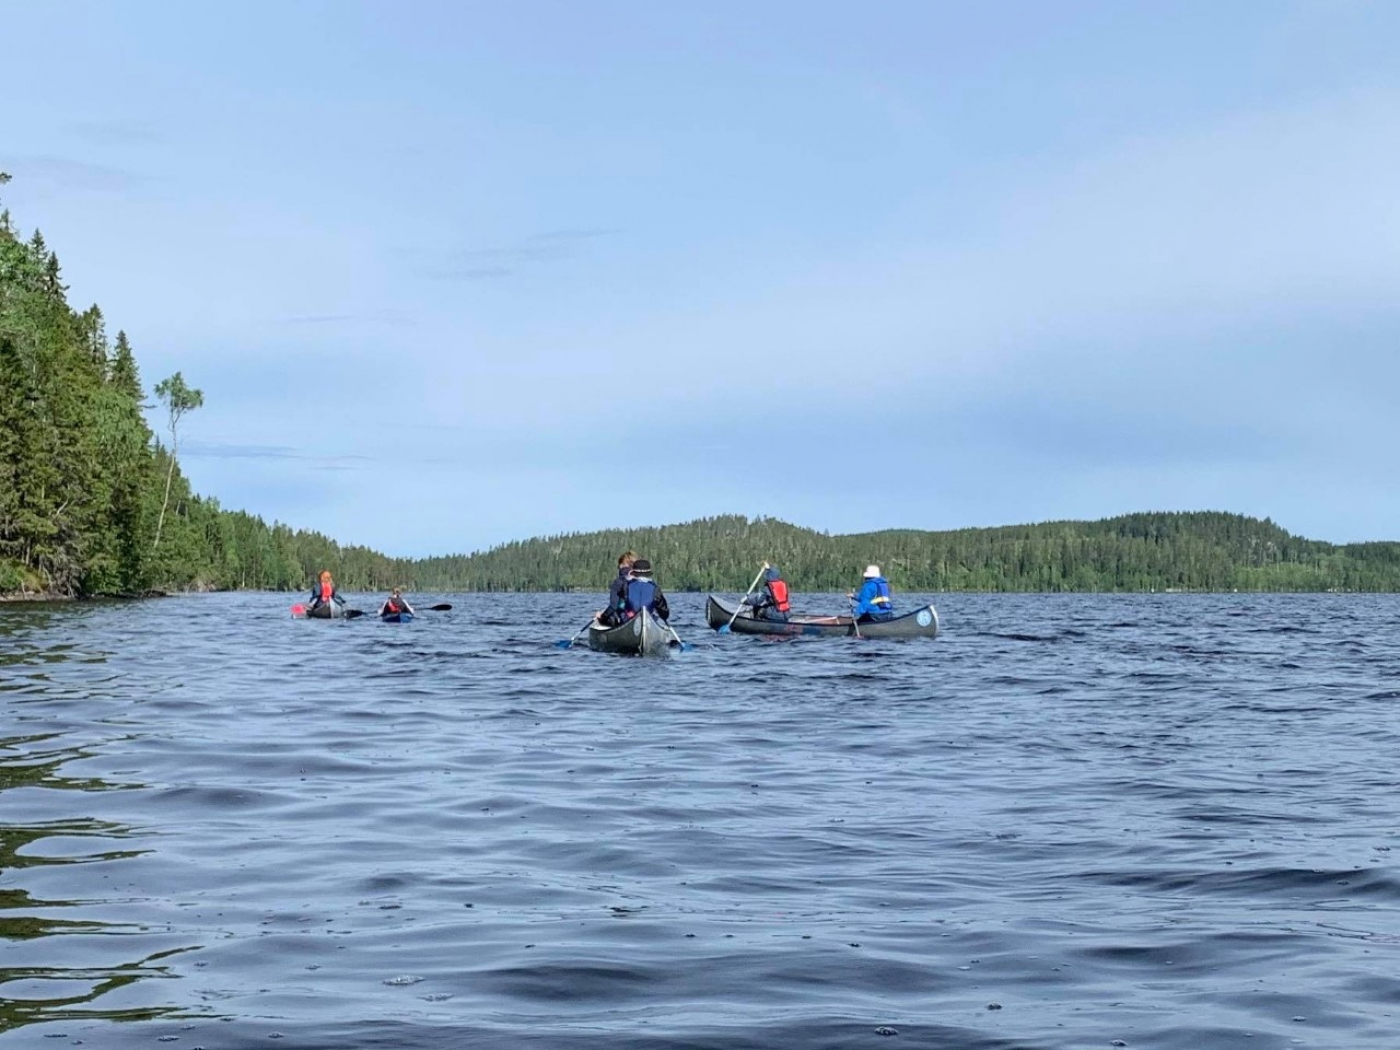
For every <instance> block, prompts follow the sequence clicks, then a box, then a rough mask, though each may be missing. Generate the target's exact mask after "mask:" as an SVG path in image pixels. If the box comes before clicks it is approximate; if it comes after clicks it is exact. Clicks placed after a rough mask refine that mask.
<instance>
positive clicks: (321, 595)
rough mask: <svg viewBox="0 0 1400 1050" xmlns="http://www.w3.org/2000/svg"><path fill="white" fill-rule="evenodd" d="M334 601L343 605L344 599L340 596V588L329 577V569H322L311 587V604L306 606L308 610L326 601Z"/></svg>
mask: <svg viewBox="0 0 1400 1050" xmlns="http://www.w3.org/2000/svg"><path fill="white" fill-rule="evenodd" d="M332 601H333V602H335V603H336V604H337V605H344V604H345V599H344V598H342V597H341V596H340V590H339V588H337V587H336V585H335V580H333V579H332V578H331V572H330V570H329V569H322V570H321V576H320V578H319V579H318V580H317V581H316V584H315V586H313V587H312V588H311V604H310V605H309V606H307V609H308V611H309V610H311V609H316V608H319V607H320V606H322V605H325V604H326V603H327V602H332Z"/></svg>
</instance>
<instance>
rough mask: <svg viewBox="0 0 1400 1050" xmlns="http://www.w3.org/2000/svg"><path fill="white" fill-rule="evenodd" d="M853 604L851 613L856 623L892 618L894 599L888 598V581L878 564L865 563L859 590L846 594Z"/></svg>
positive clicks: (877, 621)
mask: <svg viewBox="0 0 1400 1050" xmlns="http://www.w3.org/2000/svg"><path fill="white" fill-rule="evenodd" d="M846 597H847V598H850V599H851V600H852V601H853V602H854V603H855V604H854V606H853V607H852V609H851V615H852V616H854V617H855V618H856V622H857V623H879V622H880V621H882V620H892V619H894V601H893V600H892V599H891V598H890V583H889V581H888V580H886V579H885V577H884V576H883V575H881V573H880V566H878V565H867V566H866V567H865V573H864V579H863V582H862V583H861V585H860V590H859V591H856V592H853V593H850V594H847V595H846Z"/></svg>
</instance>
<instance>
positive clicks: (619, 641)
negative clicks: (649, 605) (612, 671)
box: [588, 609, 681, 656]
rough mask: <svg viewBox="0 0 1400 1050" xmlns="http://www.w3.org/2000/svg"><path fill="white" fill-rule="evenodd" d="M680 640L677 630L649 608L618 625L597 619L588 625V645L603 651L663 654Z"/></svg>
mask: <svg viewBox="0 0 1400 1050" xmlns="http://www.w3.org/2000/svg"><path fill="white" fill-rule="evenodd" d="M680 644H681V643H680V642H679V640H677V638H676V636H675V634H674V632H672V631H671V629H670V628H669V627H667V626H666V625H665V624H664V623H662V622H661V620H660V619H658V618H657V616H656V614H655V613H653V612H651V610H649V609H643V610H642V611H641V612H639V613H638V614H637V615H636V616H634V617H632V619H630V620H628V621H627V622H626V623H621V624H618V625H617V626H616V627H604V626H602V625H601V624H598V623H593V624H590V625H589V628H588V647H589V648H590V649H596V650H598V651H599V652H602V653H622V654H625V655H628V656H660V655H662V654H664V653H668V652H670V651H671V650H672V649H673V648H677V649H678V648H680Z"/></svg>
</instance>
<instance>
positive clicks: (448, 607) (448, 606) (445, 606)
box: [428, 602, 452, 612]
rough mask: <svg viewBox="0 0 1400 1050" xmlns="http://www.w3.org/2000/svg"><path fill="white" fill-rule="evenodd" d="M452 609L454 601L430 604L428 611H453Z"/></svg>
mask: <svg viewBox="0 0 1400 1050" xmlns="http://www.w3.org/2000/svg"><path fill="white" fill-rule="evenodd" d="M451 611H452V603H451V602H438V604H436V605H430V606H428V612H451Z"/></svg>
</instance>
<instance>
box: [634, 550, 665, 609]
mask: <svg viewBox="0 0 1400 1050" xmlns="http://www.w3.org/2000/svg"><path fill="white" fill-rule="evenodd" d="M643 609H650V610H651V611H652V612H654V613H655V614H656V615H657V616H659V617H660V618H661V619H663V620H669V619H670V618H671V607H670V605H669V604H668V603H667V601H666V595H664V594H662V593H661V588H660V587H658V586H657V585H656V581H655V580H653V579H652V578H651V562H649V561H647V560H646V559H645V558H638V559H637V560H636V561H635V562H633V563H632V571H631V573H630V574H628V578H627V619H629V620H630V619H631V618H632V617H634V616H636V615H637V614H638V613H639V612H641V611H642V610H643Z"/></svg>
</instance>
